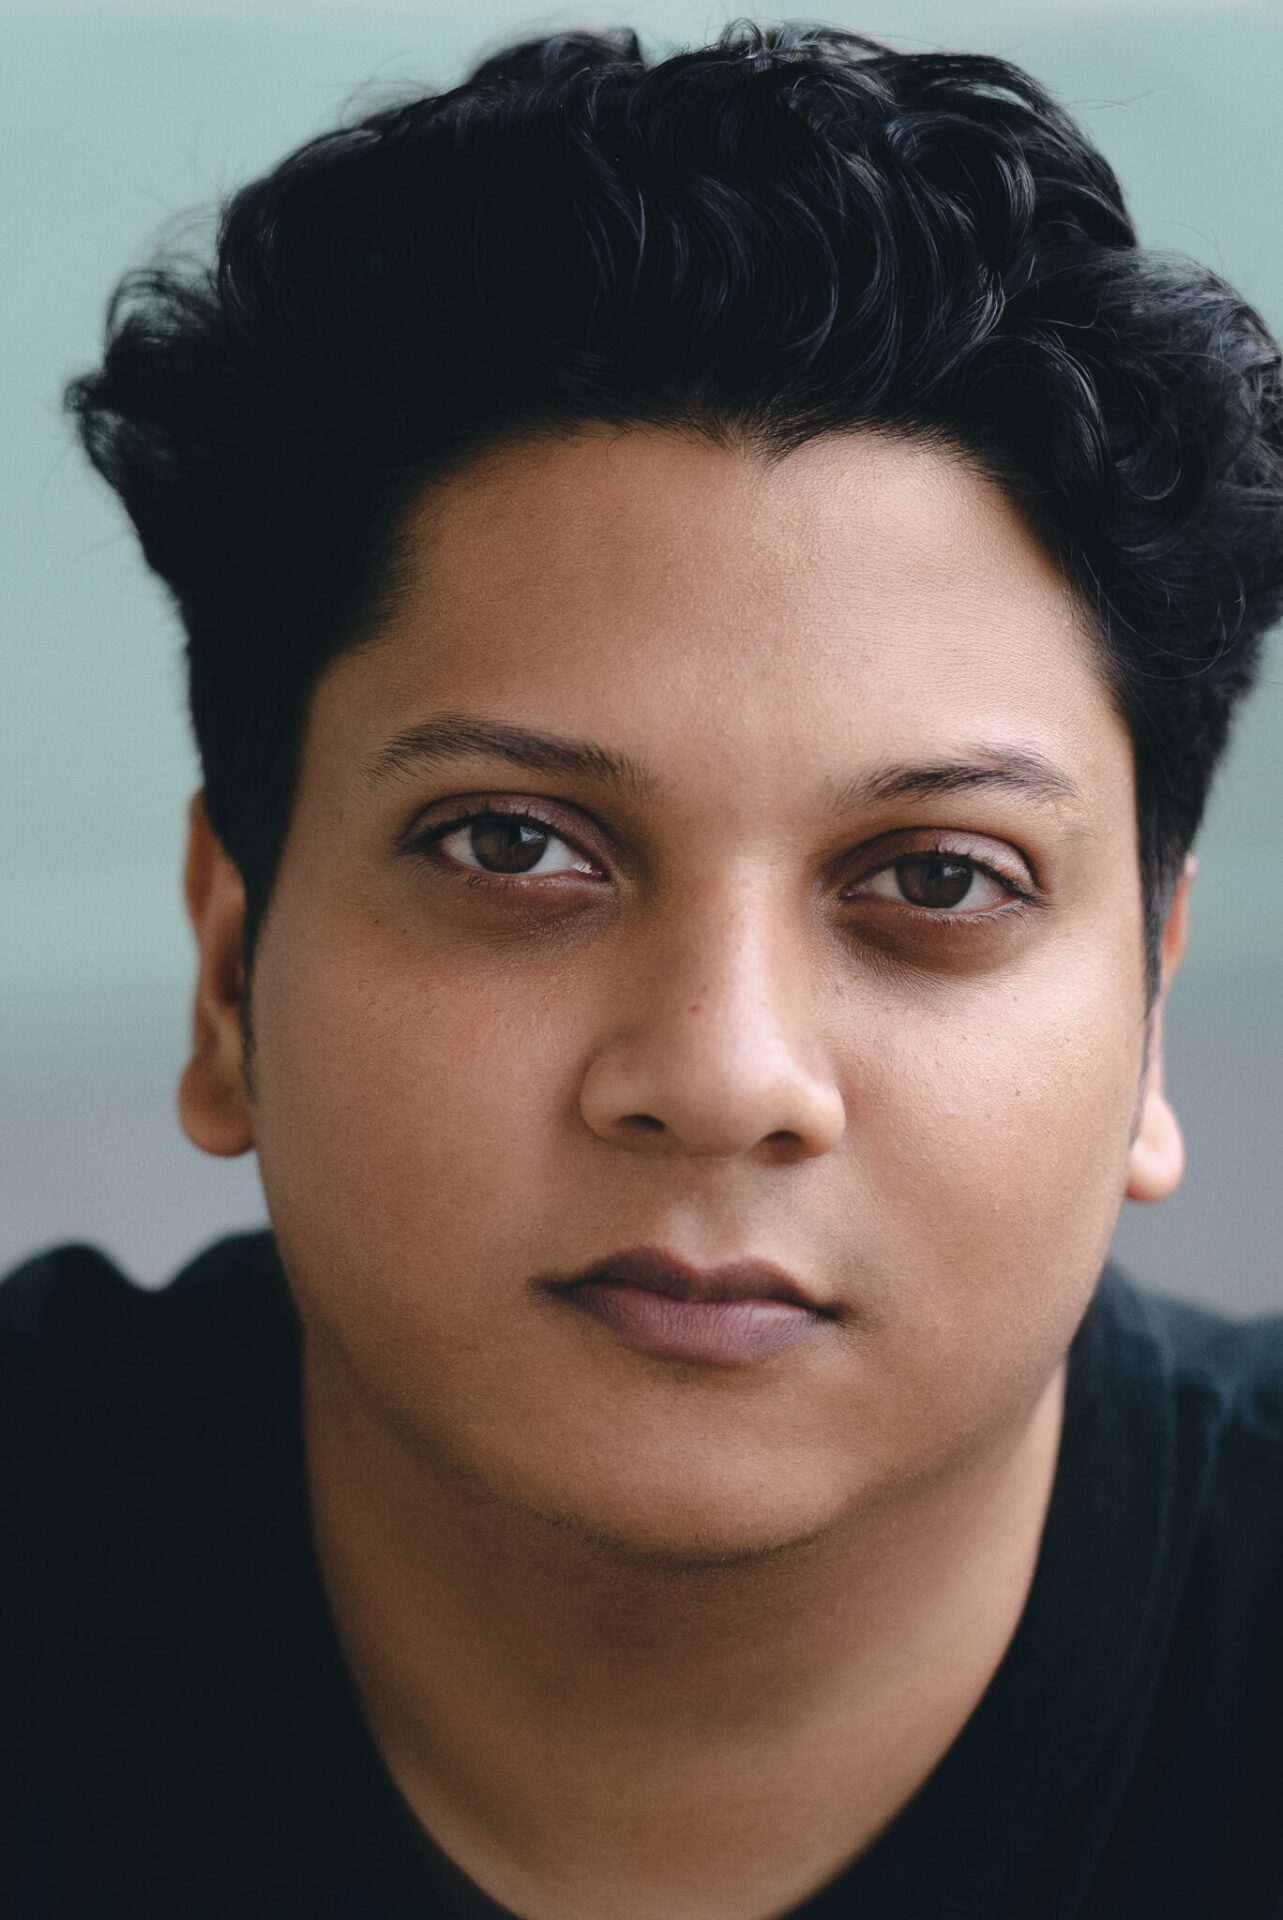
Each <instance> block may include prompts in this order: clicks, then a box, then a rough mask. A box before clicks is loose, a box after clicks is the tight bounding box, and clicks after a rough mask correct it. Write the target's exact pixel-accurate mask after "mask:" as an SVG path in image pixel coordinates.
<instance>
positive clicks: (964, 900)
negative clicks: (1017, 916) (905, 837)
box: [860, 853, 1016, 913]
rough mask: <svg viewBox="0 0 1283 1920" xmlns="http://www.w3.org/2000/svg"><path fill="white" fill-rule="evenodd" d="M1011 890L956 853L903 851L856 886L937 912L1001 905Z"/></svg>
mask: <svg viewBox="0 0 1283 1920" xmlns="http://www.w3.org/2000/svg"><path fill="white" fill-rule="evenodd" d="M1015 891H1016V889H1015V888H1014V887H1007V886H1004V885H1003V884H1002V882H1001V881H1000V880H998V878H997V877H996V876H995V875H994V874H992V873H990V872H988V871H987V869H986V868H984V867H982V866H979V865H977V863H976V862H975V861H974V860H967V859H965V858H963V856H962V855H961V854H956V853H911V854H906V855H905V856H904V858H903V859H900V860H893V861H892V862H891V864H890V866H886V867H881V868H880V869H879V870H878V872H877V873H873V874H870V875H869V877H868V879H867V880H866V881H864V882H863V883H862V885H861V887H860V892H861V893H872V894H876V895H877V896H878V898H879V899H882V900H894V901H896V902H897V903H898V904H899V905H901V906H906V905H907V906H911V907H922V908H926V909H928V910H932V911H934V912H937V913H983V912H985V911H986V910H987V909H989V908H992V907H1000V906H1002V905H1003V903H1004V902H1005V901H1007V900H1010V899H1011V898H1012V896H1013V894H1014V893H1015Z"/></svg>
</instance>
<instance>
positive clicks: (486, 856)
mask: <svg viewBox="0 0 1283 1920" xmlns="http://www.w3.org/2000/svg"><path fill="white" fill-rule="evenodd" d="M412 844H413V847H414V850H415V852H417V853H422V852H428V851H436V850H438V849H439V850H440V851H441V852H442V853H444V854H445V856H446V859H447V860H448V861H449V862H451V863H452V864H454V865H455V866H459V867H462V868H464V869H465V870H466V871H467V872H469V873H477V874H484V875H486V876H488V877H489V878H491V879H494V880H499V881H501V880H502V879H503V878H504V877H505V875H508V876H513V877H516V878H521V879H524V878H530V879H536V880H541V879H546V878H548V877H550V876H552V875H557V874H564V873H581V874H586V875H588V876H594V875H595V874H596V872H597V868H596V866H595V865H594V863H593V862H592V861H591V860H589V859H588V857H587V855H586V854H584V853H582V852H581V851H580V850H579V849H578V848H577V847H575V846H574V845H573V843H572V842H571V841H569V840H567V839H565V838H564V837H563V836H562V835H561V834H560V833H558V832H556V830H555V829H554V828H553V827H552V825H551V824H550V823H549V822H548V821H546V820H543V819H541V818H540V817H539V815H538V814H534V813H525V812H517V811H516V810H515V809H514V810H512V811H506V810H505V811H500V810H498V809H497V808H494V807H486V808H480V809H478V810H477V811H476V812H474V813H468V814H463V815H461V816H456V817H455V818H454V819H452V820H446V821H443V822H442V823H441V824H440V825H438V826H433V827H429V828H427V829H426V830H425V831H423V832H421V833H417V834H416V835H415V836H414V839H413V842H412ZM558 849H562V850H564V852H565V853H567V854H569V856H570V860H569V864H567V862H566V861H565V860H564V859H558V858H557V852H558Z"/></svg>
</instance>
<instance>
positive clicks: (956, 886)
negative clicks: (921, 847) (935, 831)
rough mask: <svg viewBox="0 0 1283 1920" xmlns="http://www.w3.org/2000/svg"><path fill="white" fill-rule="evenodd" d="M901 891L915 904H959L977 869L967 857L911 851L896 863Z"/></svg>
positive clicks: (937, 905) (965, 895) (926, 905)
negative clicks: (961, 858)
mask: <svg viewBox="0 0 1283 1920" xmlns="http://www.w3.org/2000/svg"><path fill="white" fill-rule="evenodd" d="M895 877H896V879H897V880H898V881H899V883H900V891H901V893H902V894H903V895H904V897H905V899H906V900H908V901H909V902H910V903H911V904H912V905H913V906H915V907H943V908H945V909H948V908H950V907H960V906H961V905H962V903H963V901H964V900H965V899H966V897H967V894H968V893H969V891H970V889H971V884H972V882H973V881H974V879H975V877H976V870H975V868H974V867H973V866H972V864H971V862H970V861H969V860H956V859H950V858H949V857H948V856H947V855H942V854H934V853H933V854H914V855H913V856H912V857H911V858H909V859H906V860H897V861H896V863H895Z"/></svg>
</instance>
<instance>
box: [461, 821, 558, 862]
mask: <svg viewBox="0 0 1283 1920" xmlns="http://www.w3.org/2000/svg"><path fill="white" fill-rule="evenodd" d="M471 838H472V851H473V852H474V853H475V854H476V856H477V859H478V860H479V861H480V862H481V864H482V866H484V867H489V868H491V869H492V870H494V871H497V872H499V873H529V871H530V869H531V868H532V867H534V866H537V865H538V864H539V861H540V860H541V859H542V858H543V854H544V850H545V848H546V847H547V845H548V838H549V833H548V829H547V828H546V827H538V826H535V825H534V824H533V823H532V822H531V821H529V820H517V819H512V818H509V817H508V816H507V815H506V814H499V813H487V814H484V815H483V816H482V818H481V819H480V820H475V821H474V822H473V823H472V835H471Z"/></svg>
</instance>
